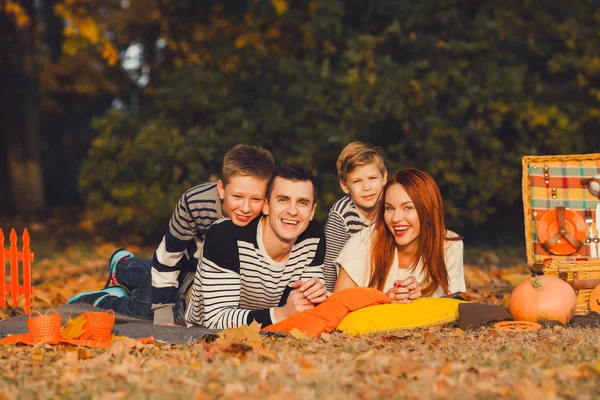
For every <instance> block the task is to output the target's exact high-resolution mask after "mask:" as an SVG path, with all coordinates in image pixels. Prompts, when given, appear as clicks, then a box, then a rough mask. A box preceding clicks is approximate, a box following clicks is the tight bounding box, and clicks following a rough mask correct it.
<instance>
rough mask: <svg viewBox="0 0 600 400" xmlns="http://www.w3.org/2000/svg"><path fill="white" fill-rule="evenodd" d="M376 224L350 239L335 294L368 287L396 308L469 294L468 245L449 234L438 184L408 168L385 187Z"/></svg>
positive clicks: (341, 260) (339, 262) (340, 262)
mask: <svg viewBox="0 0 600 400" xmlns="http://www.w3.org/2000/svg"><path fill="white" fill-rule="evenodd" d="M381 196H382V198H383V202H382V204H381V206H380V207H379V209H378V211H377V216H376V219H375V221H376V222H375V224H373V225H371V226H370V227H369V228H366V229H363V230H362V231H361V232H359V233H357V234H355V235H354V236H352V237H351V238H350V240H349V241H348V243H347V244H346V246H345V247H344V249H343V250H342V252H341V253H340V255H339V256H338V258H337V259H336V265H337V266H338V269H339V271H338V279H337V281H336V284H335V288H334V292H338V291H340V290H343V289H347V288H352V287H358V286H368V287H373V288H376V289H378V290H381V291H382V292H384V293H385V294H386V295H387V296H388V297H390V298H391V299H392V301H393V302H395V303H409V302H410V301H411V300H414V299H417V298H419V297H421V296H429V297H442V296H445V295H449V294H452V293H456V292H464V291H465V290H466V287H465V278H464V267H463V242H462V240H461V239H462V238H461V237H460V236H458V235H457V234H456V233H454V232H451V231H446V227H445V224H444V207H443V204H442V196H441V194H440V189H439V188H438V186H437V184H436V183H435V181H434V180H433V178H432V177H431V175H429V174H428V173H426V172H423V171H420V170H418V169H412V168H411V169H404V170H400V171H398V172H396V173H395V174H394V175H393V176H392V177H391V179H389V180H388V182H387V184H386V185H385V187H384V189H383V191H382V194H381Z"/></svg>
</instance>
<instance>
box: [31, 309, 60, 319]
mask: <svg viewBox="0 0 600 400" xmlns="http://www.w3.org/2000/svg"><path fill="white" fill-rule="evenodd" d="M50 311H52V312H54V314H58V311H56V310H55V309H54V308H50V309H48V310H46V312H45V313H44V314H42V313H41V312H39V311H37V310H36V311H32V312H31V314H29V318H33V314H38V315H39V316H40V317H49V316H50ZM36 318H38V317H36Z"/></svg>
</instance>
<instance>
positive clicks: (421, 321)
mask: <svg viewBox="0 0 600 400" xmlns="http://www.w3.org/2000/svg"><path fill="white" fill-rule="evenodd" d="M460 303H465V301H462V300H456V299H451V298H432V297H423V298H420V299H417V300H413V301H412V302H410V304H383V305H376V306H369V307H365V308H361V309H360V310H356V311H353V312H351V313H349V314H348V315H346V316H345V317H344V319H343V320H342V322H340V324H339V325H338V326H337V328H336V329H338V330H340V331H345V332H348V333H351V334H353V335H361V334H364V333H369V332H378V331H387V330H392V329H398V330H400V329H415V328H426V327H429V326H437V325H444V324H448V323H452V322H456V321H457V320H458V305H459V304H460Z"/></svg>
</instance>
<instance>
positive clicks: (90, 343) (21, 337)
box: [0, 333, 154, 349]
mask: <svg viewBox="0 0 600 400" xmlns="http://www.w3.org/2000/svg"><path fill="white" fill-rule="evenodd" d="M113 338H114V336H113V335H110V337H109V338H108V339H107V340H103V341H100V340H85V339H71V340H69V339H61V340H60V342H59V344H60V343H67V344H72V345H74V346H85V347H94V348H98V349H108V348H109V347H110V344H111V343H112V340H113ZM135 340H136V341H138V342H140V343H142V344H148V343H150V342H151V341H153V340H154V336H148V337H145V338H137V339H135ZM14 344H26V345H29V346H33V345H34V344H35V340H33V336H31V333H19V334H16V335H10V336H6V337H4V338H3V339H2V340H0V345H14Z"/></svg>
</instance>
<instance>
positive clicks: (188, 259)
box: [67, 144, 275, 324]
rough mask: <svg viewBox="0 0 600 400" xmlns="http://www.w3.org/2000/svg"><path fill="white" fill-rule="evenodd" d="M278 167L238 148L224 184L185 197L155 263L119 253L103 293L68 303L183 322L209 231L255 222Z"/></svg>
mask: <svg viewBox="0 0 600 400" xmlns="http://www.w3.org/2000/svg"><path fill="white" fill-rule="evenodd" d="M274 164H275V163H274V160H273V156H272V155H271V153H270V152H269V151H268V150H266V149H263V148H260V147H255V146H248V145H243V144H239V145H236V146H234V147H233V148H232V149H231V150H229V151H228V152H227V153H226V154H225V157H224V159H223V170H222V175H221V179H220V180H218V181H217V182H216V183H205V184H202V185H199V186H196V187H193V188H191V189H189V190H188V191H186V192H185V193H184V194H183V195H182V196H181V198H180V199H179V202H178V204H177V206H176V207H175V211H174V212H173V215H172V217H171V220H170V222H169V227H168V229H167V232H166V234H165V236H164V237H163V239H162V241H161V243H160V245H159V246H158V249H157V250H156V252H155V253H154V257H153V259H152V260H142V259H137V258H134V257H133V254H131V253H129V252H128V251H126V250H124V249H120V250H117V251H116V252H115V253H114V254H113V255H112V257H111V259H110V262H109V268H110V273H109V278H108V281H107V284H106V286H105V288H104V289H102V290H99V291H96V292H86V293H80V294H78V295H76V296H74V297H72V298H71V299H70V300H69V301H68V302H67V304H71V303H88V304H93V305H95V306H98V307H102V308H106V309H109V308H111V309H113V310H114V311H116V312H119V313H122V314H127V315H131V316H134V317H138V318H144V319H153V320H154V323H155V324H173V323H174V321H175V320H179V321H181V320H182V319H183V312H184V310H183V309H184V308H185V303H186V299H187V297H188V295H189V293H188V292H189V289H190V287H191V284H192V282H193V278H194V273H195V271H196V266H197V264H198V260H199V259H200V258H201V257H202V247H203V242H204V238H205V235H206V232H207V230H208V228H209V226H210V225H211V224H213V223H214V222H215V221H217V220H219V219H221V218H223V217H229V218H230V220H231V223H233V224H235V225H239V226H245V225H248V224H249V223H250V222H252V220H254V219H255V218H256V217H257V216H258V215H259V214H260V213H261V211H262V208H263V205H264V200H265V193H266V190H267V183H268V181H269V179H270V178H271V175H272V173H273V168H274ZM176 317H177V318H176Z"/></svg>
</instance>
